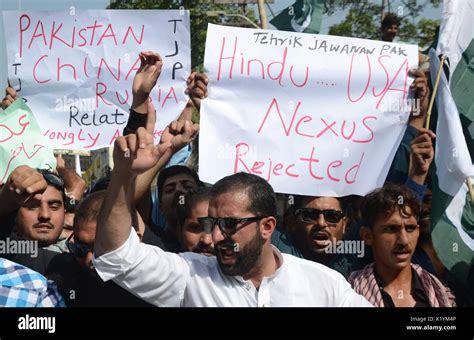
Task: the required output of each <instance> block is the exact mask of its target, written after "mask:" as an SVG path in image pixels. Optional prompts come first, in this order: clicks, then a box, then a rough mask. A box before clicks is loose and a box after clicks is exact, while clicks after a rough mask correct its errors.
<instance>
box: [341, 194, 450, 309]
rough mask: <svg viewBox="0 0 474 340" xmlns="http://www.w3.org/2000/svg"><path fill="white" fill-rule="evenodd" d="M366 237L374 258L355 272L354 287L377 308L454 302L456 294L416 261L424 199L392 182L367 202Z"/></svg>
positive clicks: (363, 207)
mask: <svg viewBox="0 0 474 340" xmlns="http://www.w3.org/2000/svg"><path fill="white" fill-rule="evenodd" d="M361 214H362V219H363V221H364V226H363V227H362V228H361V237H362V239H363V240H364V241H365V242H366V243H367V244H368V245H369V246H371V247H372V253H373V256H374V262H373V263H371V264H369V265H368V266H366V267H365V268H364V269H362V270H361V271H357V272H354V273H352V274H351V276H350V278H349V281H350V282H351V283H352V285H353V287H354V289H355V290H356V291H357V292H358V293H360V294H362V295H364V296H365V297H366V298H367V299H368V300H369V302H371V303H372V304H373V305H374V306H377V307H453V306H455V303H454V296H453V295H452V293H451V292H450V290H449V289H448V288H447V287H445V286H444V285H443V284H442V283H441V282H440V281H439V280H438V279H437V278H436V277H435V276H433V275H432V274H430V273H429V272H428V271H426V270H425V269H423V268H421V267H420V266H418V265H414V264H412V263H411V259H412V256H413V253H414V252H415V248H416V244H417V241H418V237H419V235H420V227H419V225H418V219H419V217H420V202H419V201H418V199H417V198H416V196H415V195H414V194H413V192H412V191H411V190H409V189H407V188H405V187H403V186H398V185H389V186H386V187H384V188H381V189H378V190H375V191H374V192H372V193H370V194H368V195H367V196H366V197H365V198H364V199H363V201H362V204H361Z"/></svg>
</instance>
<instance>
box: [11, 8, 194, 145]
mask: <svg viewBox="0 0 474 340" xmlns="http://www.w3.org/2000/svg"><path fill="white" fill-rule="evenodd" d="M3 22H4V26H5V27H4V29H5V36H6V40H7V55H8V75H9V81H10V84H11V85H12V86H13V87H14V88H15V89H16V90H17V92H18V94H19V95H20V96H21V97H23V99H24V100H26V102H27V104H28V106H29V107H30V108H31V110H32V111H33V113H34V114H35V117H36V118H37V120H38V123H39V125H40V127H41V129H42V133H43V135H44V136H45V137H46V138H47V140H49V142H50V143H51V144H50V146H51V147H53V148H58V149H73V150H79V149H84V150H93V149H98V148H100V147H105V146H110V145H113V142H114V140H115V139H116V138H117V137H118V136H120V135H121V133H122V131H123V128H124V127H125V124H126V122H127V119H128V114H129V109H130V105H131V103H132V81H133V77H134V76H135V73H136V71H137V69H138V68H139V66H140V60H139V57H138V54H139V53H140V52H141V51H154V52H158V53H160V55H161V57H162V58H163V69H162V72H161V76H160V78H159V80H158V83H157V85H156V86H155V88H154V89H153V91H152V92H151V94H150V98H151V100H152V101H153V103H154V105H155V108H156V110H157V125H156V131H155V139H156V140H158V139H159V136H160V134H161V131H162V130H163V129H164V127H165V126H166V125H167V124H168V123H169V122H170V121H171V120H173V119H175V118H176V117H177V116H178V115H179V114H180V113H181V111H182V110H183V109H184V107H185V105H186V102H187V96H186V95H185V93H184V90H185V86H186V83H185V81H186V78H187V77H188V75H189V73H190V68H191V62H190V60H191V54H190V34H189V12H188V11H180V10H86V11H75V10H74V7H71V10H70V11H60V12H54V11H6V12H3Z"/></svg>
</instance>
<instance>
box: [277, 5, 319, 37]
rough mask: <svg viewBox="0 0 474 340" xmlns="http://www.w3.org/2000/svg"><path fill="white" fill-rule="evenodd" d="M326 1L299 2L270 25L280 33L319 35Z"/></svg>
mask: <svg viewBox="0 0 474 340" xmlns="http://www.w3.org/2000/svg"><path fill="white" fill-rule="evenodd" d="M324 3H325V0H297V1H296V2H295V3H294V4H293V5H291V6H289V7H287V8H286V9H284V10H283V11H281V13H280V14H278V15H277V16H276V17H275V18H273V19H272V20H271V21H270V23H271V24H272V25H273V26H275V27H276V28H277V29H278V30H280V31H293V32H304V33H319V31H320V29H321V20H322V17H323V11H324Z"/></svg>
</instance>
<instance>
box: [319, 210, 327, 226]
mask: <svg viewBox="0 0 474 340" xmlns="http://www.w3.org/2000/svg"><path fill="white" fill-rule="evenodd" d="M317 222H318V226H320V227H321V228H325V227H327V222H326V219H325V218H324V214H323V213H319V215H318V219H317Z"/></svg>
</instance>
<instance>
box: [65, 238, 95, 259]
mask: <svg viewBox="0 0 474 340" xmlns="http://www.w3.org/2000/svg"><path fill="white" fill-rule="evenodd" d="M73 237H74V233H72V234H71V235H70V236H69V237H68V238H67V240H66V246H67V249H69V252H70V253H71V254H73V255H74V256H76V257H79V258H84V257H86V255H87V253H88V252H91V251H93V247H91V246H88V245H85V244H82V243H76V242H72V241H71V240H72V238H73Z"/></svg>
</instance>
